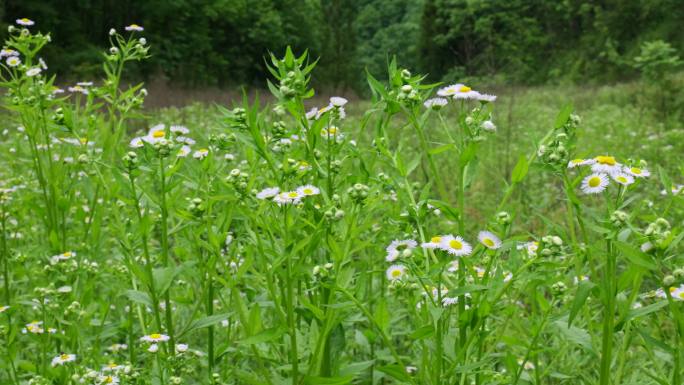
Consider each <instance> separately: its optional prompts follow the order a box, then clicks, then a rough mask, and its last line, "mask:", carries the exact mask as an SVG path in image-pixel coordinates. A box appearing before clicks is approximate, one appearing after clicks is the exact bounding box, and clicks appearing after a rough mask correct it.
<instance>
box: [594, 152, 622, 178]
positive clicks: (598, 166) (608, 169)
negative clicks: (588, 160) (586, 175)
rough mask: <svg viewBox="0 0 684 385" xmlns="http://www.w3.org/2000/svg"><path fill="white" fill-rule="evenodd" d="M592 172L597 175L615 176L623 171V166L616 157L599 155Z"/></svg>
mask: <svg viewBox="0 0 684 385" xmlns="http://www.w3.org/2000/svg"><path fill="white" fill-rule="evenodd" d="M594 161H595V162H594V164H592V165H591V171H593V172H596V173H604V174H614V173H616V172H619V171H620V170H621V169H622V165H621V164H620V163H618V162H617V161H616V160H615V157H614V156H607V155H599V156H597V157H595V158H594Z"/></svg>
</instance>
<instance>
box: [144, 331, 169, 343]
mask: <svg viewBox="0 0 684 385" xmlns="http://www.w3.org/2000/svg"><path fill="white" fill-rule="evenodd" d="M140 340H141V341H145V342H152V343H157V342H166V341H168V340H169V336H167V335H166V334H159V333H153V334H150V335H147V336H143V337H142V338H140Z"/></svg>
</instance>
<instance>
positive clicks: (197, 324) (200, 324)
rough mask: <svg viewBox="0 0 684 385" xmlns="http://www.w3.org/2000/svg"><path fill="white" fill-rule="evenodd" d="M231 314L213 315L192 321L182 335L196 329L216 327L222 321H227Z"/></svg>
mask: <svg viewBox="0 0 684 385" xmlns="http://www.w3.org/2000/svg"><path fill="white" fill-rule="evenodd" d="M231 314H232V313H231V312H229V313H222V314H214V315H210V316H207V317H204V318H200V319H198V320H195V321H192V323H191V324H190V325H189V326H188V328H187V329H185V331H183V333H182V334H187V333H190V332H191V331H194V330H197V329H202V328H206V327H209V326H213V325H216V324H217V323H219V322H221V321H223V320H227V319H228V317H230V315H231Z"/></svg>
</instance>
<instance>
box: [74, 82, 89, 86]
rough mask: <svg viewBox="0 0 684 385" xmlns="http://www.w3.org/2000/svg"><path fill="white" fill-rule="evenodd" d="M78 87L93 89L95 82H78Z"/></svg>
mask: <svg viewBox="0 0 684 385" xmlns="http://www.w3.org/2000/svg"><path fill="white" fill-rule="evenodd" d="M76 85H77V86H81V87H92V86H93V82H78V83H76Z"/></svg>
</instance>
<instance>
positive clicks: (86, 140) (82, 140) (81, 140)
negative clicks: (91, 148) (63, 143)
mask: <svg viewBox="0 0 684 385" xmlns="http://www.w3.org/2000/svg"><path fill="white" fill-rule="evenodd" d="M79 141H80V142H81V144H86V143H88V138H81V139H79Z"/></svg>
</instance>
